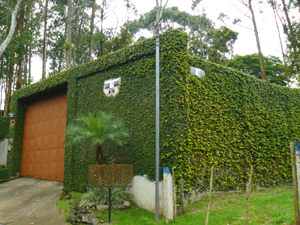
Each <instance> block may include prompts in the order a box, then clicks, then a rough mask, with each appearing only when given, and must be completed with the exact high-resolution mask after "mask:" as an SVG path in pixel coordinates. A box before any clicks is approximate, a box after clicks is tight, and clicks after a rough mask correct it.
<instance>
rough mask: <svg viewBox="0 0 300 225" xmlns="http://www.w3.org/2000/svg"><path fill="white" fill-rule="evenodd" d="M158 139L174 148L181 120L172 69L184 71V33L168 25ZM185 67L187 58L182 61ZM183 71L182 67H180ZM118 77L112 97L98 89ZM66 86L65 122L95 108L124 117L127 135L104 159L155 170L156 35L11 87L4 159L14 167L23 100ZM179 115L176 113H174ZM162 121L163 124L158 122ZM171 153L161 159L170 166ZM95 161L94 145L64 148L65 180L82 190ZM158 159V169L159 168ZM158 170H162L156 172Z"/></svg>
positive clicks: (18, 156)
mask: <svg viewBox="0 0 300 225" xmlns="http://www.w3.org/2000/svg"><path fill="white" fill-rule="evenodd" d="M160 41H161V45H160V46H161V67H160V68H161V90H162V91H161V114H162V115H164V116H162V118H161V119H162V122H161V124H162V125H161V143H162V145H163V146H164V147H163V148H162V149H161V152H162V153H167V152H169V151H171V150H172V151H173V147H174V146H175V147H176V146H177V145H178V143H177V142H174V143H172V144H168V141H167V138H169V139H171V140H175V139H176V136H177V135H179V134H180V133H181V131H180V130H178V129H177V127H178V126H179V125H180V124H181V122H182V121H183V120H184V118H183V116H181V120H178V119H177V117H176V115H183V113H182V109H181V108H179V105H178V102H177V100H176V99H177V98H180V96H179V92H178V91H177V89H178V83H177V80H176V79H175V78H174V76H173V75H174V74H177V76H180V74H182V73H183V71H182V67H181V66H180V65H181V63H182V62H187V61H186V54H187V35H186V34H185V33H184V32H180V31H176V30H173V31H170V32H166V33H164V34H162V35H161V37H160ZM185 67H186V68H187V64H185ZM184 72H186V71H184ZM116 77H121V79H122V81H121V87H120V92H119V93H118V95H117V96H115V97H107V96H106V95H105V94H104V93H103V83H104V80H106V79H109V78H116ZM65 89H67V97H68V102H67V124H70V123H72V122H73V120H74V118H76V117H77V116H78V115H82V114H88V113H89V112H92V113H95V114H97V113H98V112H99V111H100V110H103V111H106V112H112V113H114V114H115V115H116V116H118V117H119V118H121V119H123V120H124V121H125V122H126V124H127V128H128V129H129V132H130V134H131V138H130V140H129V141H128V144H127V145H125V146H123V147H122V148H115V147H113V146H106V148H105V149H106V154H107V158H108V162H114V163H127V164H133V165H134V175H144V174H148V176H149V178H150V179H154V174H155V164H154V159H155V39H154V38H152V39H147V40H145V41H142V42H139V43H137V44H135V45H133V46H131V47H129V48H124V49H121V50H118V51H116V52H114V53H112V54H108V55H105V56H103V57H102V58H100V59H98V60H95V61H92V62H90V63H87V64H84V65H80V66H77V67H73V68H71V69H69V70H66V71H64V72H62V73H60V74H57V75H53V76H52V77H50V78H48V79H46V80H42V81H41V82H38V83H35V84H33V85H30V86H28V87H25V88H22V89H21V90H18V91H16V92H15V93H14V96H13V106H12V109H13V111H14V112H15V114H16V117H15V123H16V128H15V133H14V134H15V139H14V149H13V151H12V153H11V154H10V155H11V157H10V160H9V165H10V168H11V171H12V172H13V173H17V172H20V165H21V154H22V138H23V124H24V116H25V109H26V103H27V102H30V101H33V100H35V99H37V98H40V97H42V96H47V95H51V93H54V92H56V91H58V90H65ZM179 117H180V116H179ZM163 124H164V125H163ZM173 161H174V159H173V158H172V159H171V160H166V161H165V162H164V165H168V166H172V165H173ZM90 164H95V154H94V150H93V149H91V148H89V146H86V145H85V144H84V143H83V144H82V146H78V147H72V148H66V149H65V171H64V186H65V188H67V189H73V190H85V189H86V186H87V185H88V165H90ZM162 166H163V165H161V171H162ZM161 174H162V173H161Z"/></svg>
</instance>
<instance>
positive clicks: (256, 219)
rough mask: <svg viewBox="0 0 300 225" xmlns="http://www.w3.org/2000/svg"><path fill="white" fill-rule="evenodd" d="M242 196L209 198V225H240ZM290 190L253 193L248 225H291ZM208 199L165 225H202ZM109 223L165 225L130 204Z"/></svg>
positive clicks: (64, 204)
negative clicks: (210, 199) (210, 201)
mask: <svg viewBox="0 0 300 225" xmlns="http://www.w3.org/2000/svg"><path fill="white" fill-rule="evenodd" d="M245 198H246V194H245V192H226V193H215V194H212V206H211V210H210V216H209V224H213V225H215V224H222V225H223V224H225V225H226V224H227V225H231V224H244V217H245V215H246V203H245ZM293 199H294V198H293V188H292V186H281V187H276V188H270V189H263V190H259V191H253V192H252V193H251V195H250V198H249V224H285V225H291V224H295V213H294V200H293ZM68 202H69V200H59V201H58V204H57V206H58V209H60V210H62V211H63V212H64V214H65V215H66V216H67V215H68V213H70V205H69V203H68ZM207 204H208V196H204V197H203V198H202V199H200V200H199V201H197V202H195V203H193V204H190V205H189V206H188V207H187V209H186V213H185V214H184V215H182V216H180V217H177V218H176V221H172V222H170V223H169V224H182V225H199V224H205V219H206V211H207ZM97 215H98V216H99V218H100V219H101V220H103V221H107V220H108V213H107V212H105V213H104V214H100V215H99V214H97ZM111 218H112V221H114V222H115V224H122V225H135V224H136V225H140V224H143V225H147V224H157V225H160V224H165V219H164V217H160V219H159V221H157V222H156V221H155V220H154V218H155V217H154V214H153V213H150V212H147V211H145V210H142V209H139V208H138V207H137V206H135V205H134V204H132V207H131V208H130V209H128V210H123V211H119V210H114V209H112V217H111Z"/></svg>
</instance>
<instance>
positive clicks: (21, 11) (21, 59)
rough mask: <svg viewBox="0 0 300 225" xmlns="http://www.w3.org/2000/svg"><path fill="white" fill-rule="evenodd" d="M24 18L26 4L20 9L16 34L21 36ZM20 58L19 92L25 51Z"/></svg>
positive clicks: (17, 88)
mask: <svg viewBox="0 0 300 225" xmlns="http://www.w3.org/2000/svg"><path fill="white" fill-rule="evenodd" d="M24 16H25V9H24V3H22V5H21V9H20V16H19V18H18V23H19V25H18V29H17V30H16V32H15V34H17V33H18V32H19V33H20V34H21V32H22V30H23V27H24ZM18 54H19V55H18V58H17V60H18V61H17V65H18V77H17V82H16V90H19V89H20V88H21V87H22V61H23V56H24V50H23V49H21V50H20V52H18Z"/></svg>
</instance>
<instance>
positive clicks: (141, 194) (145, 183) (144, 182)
mask: <svg viewBox="0 0 300 225" xmlns="http://www.w3.org/2000/svg"><path fill="white" fill-rule="evenodd" d="M128 194H130V195H131V199H132V201H133V202H135V204H136V205H137V206H138V207H140V208H141V209H145V210H147V211H149V212H153V213H155V182H151V181H149V180H148V179H147V178H146V176H134V177H133V182H132V187H131V188H129V189H128ZM163 194H164V192H163V182H159V214H160V215H163V204H164V201H163Z"/></svg>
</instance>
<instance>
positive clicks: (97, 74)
mask: <svg viewBox="0 0 300 225" xmlns="http://www.w3.org/2000/svg"><path fill="white" fill-rule="evenodd" d="M160 40H161V45H160V47H161V49H160V62H161V63H160V73H161V78H160V90H161V91H160V95H161V100H160V110H161V114H160V115H161V117H160V136H161V137H160V155H161V161H160V168H161V171H162V168H163V167H164V166H169V167H172V166H174V168H175V175H176V178H177V181H178V180H179V179H180V178H181V177H183V178H184V180H185V181H186V182H185V186H186V190H189V189H190V188H191V187H192V186H195V185H198V186H199V187H200V188H202V189H205V188H206V187H207V180H208V174H209V169H210V166H211V165H214V166H215V167H216V179H215V181H216V183H215V185H216V187H217V189H220V190H224V189H234V188H236V187H238V186H244V184H245V181H246V179H247V178H248V171H249V167H250V164H254V166H255V174H256V176H255V177H254V181H255V182H259V183H261V184H263V185H270V184H273V183H275V184H276V183H278V182H284V181H289V180H290V164H289V141H290V140H293V139H296V138H299V122H298V121H299V119H300V118H299V112H300V107H299V105H298V102H297V100H298V99H299V97H300V92H299V91H298V90H296V89H289V88H284V87H279V86H276V85H273V84H270V83H267V82H263V81H260V80H257V79H255V78H254V77H252V76H250V75H247V74H244V73H241V72H239V71H237V70H233V69H230V68H226V67H223V66H220V65H217V64H212V63H209V62H206V61H204V60H202V59H200V58H197V57H193V56H190V55H189V54H188V50H187V35H186V34H185V33H184V32H181V31H178V30H171V31H168V32H165V33H164V34H162V35H161V37H160ZM190 66H196V67H200V68H202V69H204V70H205V71H206V76H205V77H204V78H198V77H196V76H193V75H190V71H189V67H190ZM117 77H121V79H122V81H121V87H120V92H119V93H118V94H117V95H116V96H115V97H107V96H106V95H105V94H104V93H103V82H104V80H106V79H110V78H117ZM59 90H67V97H68V102H67V124H70V123H72V122H73V120H74V118H76V117H77V116H78V115H82V114H84V115H85V114H88V113H89V112H92V113H95V114H97V113H98V112H99V111H100V110H103V111H106V112H111V113H114V114H115V115H116V116H117V117H119V118H121V119H123V120H124V121H125V123H126V125H127V128H128V130H129V132H130V133H131V137H130V139H129V142H128V144H127V145H125V146H123V147H115V146H112V145H109V146H106V147H105V153H106V156H107V162H108V163H111V162H114V163H126V164H133V165H134V175H144V174H147V175H148V177H149V178H150V179H151V180H153V179H154V176H155V172H154V171H155V163H154V160H155V39H154V38H152V39H147V40H144V41H142V42H139V43H136V44H134V45H133V46H131V47H128V48H124V49H121V50H118V51H116V52H114V53H111V54H108V55H105V56H103V57H102V58H100V59H98V60H95V61H92V62H90V63H87V64H84V65H80V66H77V67H73V68H71V69H69V70H66V71H64V72H62V73H60V74H57V75H53V76H52V77H50V78H48V79H45V80H43V81H41V82H38V83H35V84H33V85H30V86H28V87H25V88H22V89H21V90H18V91H16V92H15V93H14V95H13V106H12V109H13V112H14V113H15V132H14V136H15V137H14V144H13V150H12V151H11V153H10V158H9V162H8V163H9V167H10V169H11V171H12V173H17V172H20V165H21V154H22V138H23V124H24V116H25V109H26V103H27V102H30V101H33V100H34V99H37V98H40V97H41V96H47V95H51V93H54V92H56V91H59ZM90 164H95V153H94V150H93V149H91V148H90V147H89V146H87V145H86V144H84V143H83V144H82V145H81V146H77V147H72V148H66V149H65V171H64V186H65V188H67V189H73V190H81V191H83V190H85V189H86V186H87V185H88V165H90ZM161 174H162V172H161Z"/></svg>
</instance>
